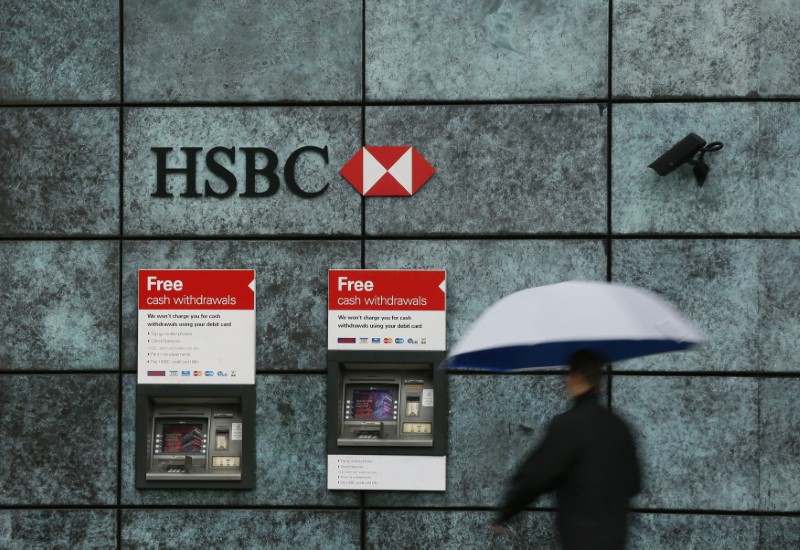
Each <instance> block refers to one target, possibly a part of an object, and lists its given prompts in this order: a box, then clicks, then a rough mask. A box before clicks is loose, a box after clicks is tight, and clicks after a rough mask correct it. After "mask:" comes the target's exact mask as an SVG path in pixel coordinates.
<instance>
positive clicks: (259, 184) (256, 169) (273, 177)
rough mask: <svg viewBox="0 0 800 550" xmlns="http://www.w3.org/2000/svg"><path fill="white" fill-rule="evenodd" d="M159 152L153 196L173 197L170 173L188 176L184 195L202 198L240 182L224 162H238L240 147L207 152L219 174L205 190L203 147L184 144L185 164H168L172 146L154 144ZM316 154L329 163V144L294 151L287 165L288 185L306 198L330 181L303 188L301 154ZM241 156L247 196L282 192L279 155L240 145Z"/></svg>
mask: <svg viewBox="0 0 800 550" xmlns="http://www.w3.org/2000/svg"><path fill="white" fill-rule="evenodd" d="M150 150H151V151H153V152H154V153H155V154H156V190H155V192H154V193H151V194H150V196H152V197H156V198H162V199H169V198H173V196H174V195H173V194H172V192H171V189H170V188H168V186H167V176H170V175H172V176H182V177H183V179H184V185H183V192H182V193H180V196H181V197H184V198H187V199H199V198H202V197H213V198H217V199H224V198H226V197H230V196H231V195H233V194H234V193H236V191H237V189H238V188H239V181H237V179H236V175H235V174H234V173H233V172H232V171H231V170H230V169H229V168H228V167H226V165H224V164H223V162H224V161H223V159H227V162H226V163H225V164H229V165H234V164H236V161H237V151H236V147H213V148H211V149H209V150H208V152H207V153H206V154H205V159H204V161H205V165H206V167H207V168H208V171H209V172H211V173H212V174H214V176H216V177H217V180H216V181H213V182H212V181H209V180H208V179H206V180H204V182H203V186H202V189H200V190H198V188H197V183H198V182H197V162H198V156H199V155H200V153H201V152H202V151H203V148H202V147H181V148H180V151H181V152H182V153H183V157H184V160H185V162H184V163H183V165H182V166H167V156H168V155H169V153H170V152H172V151H174V149H173V148H172V147H151V148H150ZM306 154H313V155H316V156H319V157H321V158H322V159H323V160H324V161H325V164H328V147H327V146H325V147H322V148H319V147H314V146H313V145H307V146H304V147H300V148H299V149H296V150H295V151H293V152H292V153H291V154H290V155H289V157H288V158H287V159H286V163H285V164H284V167H283V181H284V183H285V184H286V187H287V188H288V189H289V191H291V192H292V193H294V194H295V195H297V196H298V197H301V198H304V199H312V198H314V197H318V196H319V195H321V194H322V193H324V192H325V191H326V190H327V188H328V184H327V183H326V184H325V185H324V186H323V187H322V188H320V189H316V190H309V189H307V188H305V187H301V186H300V184H299V183H298V182H297V179H296V177H295V167H296V164H297V160H298V159H299V158H300V156H301V155H306ZM238 156H239V158H240V159H241V157H242V156H244V190H243V191H242V192H240V193H239V196H240V197H244V198H264V197H271V196H272V195H274V194H275V193H277V192H278V189H279V188H280V185H281V178H280V176H279V175H278V173H277V168H278V155H277V153H275V151H273V150H272V149H267V148H266V147H239V155H238Z"/></svg>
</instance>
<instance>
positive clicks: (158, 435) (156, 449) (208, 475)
mask: <svg viewBox="0 0 800 550" xmlns="http://www.w3.org/2000/svg"><path fill="white" fill-rule="evenodd" d="M254 402H255V388H254V387H253V386H232V385H231V386H222V387H219V386H216V387H215V386H169V385H166V386H159V385H150V386H139V388H138V391H137V411H140V413H142V414H139V415H138V416H137V423H136V441H137V442H140V443H139V445H138V447H137V449H136V455H137V456H136V459H137V460H136V465H137V487H138V488H139V489H153V488H162V489H175V488H191V489H252V488H253V457H254V455H255V446H254V438H255V430H254V421H253V419H254V409H255V405H254Z"/></svg>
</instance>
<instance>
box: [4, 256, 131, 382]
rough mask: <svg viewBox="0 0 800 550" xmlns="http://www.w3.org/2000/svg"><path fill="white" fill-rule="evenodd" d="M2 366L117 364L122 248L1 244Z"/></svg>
mask: <svg viewBox="0 0 800 550" xmlns="http://www.w3.org/2000/svg"><path fill="white" fill-rule="evenodd" d="M0 289H2V291H0V297H2V307H0V369H2V370H20V371H24V370H74V369H80V370H87V369H116V368H117V366H118V365H119V312H118V304H119V245H118V244H117V243H116V242H109V241H49V242H48V241H44V242H41V241H40V242H35V241H26V242H19V241H2V242H0Z"/></svg>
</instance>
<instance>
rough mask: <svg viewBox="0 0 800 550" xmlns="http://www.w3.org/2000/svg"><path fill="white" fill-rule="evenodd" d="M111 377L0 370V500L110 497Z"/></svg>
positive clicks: (61, 501) (113, 451)
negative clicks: (4, 371) (0, 465)
mask: <svg viewBox="0 0 800 550" xmlns="http://www.w3.org/2000/svg"><path fill="white" fill-rule="evenodd" d="M117 380H118V378H117V376H116V375H64V374H60V375H21V374H20V375H17V374H13V375H10V374H6V375H2V376H0V441H3V445H0V464H3V468H2V469H0V505H6V506H19V505H62V506H63V505H95V506H96V505H111V504H115V503H116V499H117V442H118V439H117V418H118V399H117V390H118V385H117Z"/></svg>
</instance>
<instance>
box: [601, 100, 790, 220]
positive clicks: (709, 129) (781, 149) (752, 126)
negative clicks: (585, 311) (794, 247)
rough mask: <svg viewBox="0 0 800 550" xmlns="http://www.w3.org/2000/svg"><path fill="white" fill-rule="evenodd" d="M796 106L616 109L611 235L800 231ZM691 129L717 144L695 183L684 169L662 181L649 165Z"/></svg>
mask: <svg viewBox="0 0 800 550" xmlns="http://www.w3.org/2000/svg"><path fill="white" fill-rule="evenodd" d="M798 115H800V105H797V104H795V103H779V102H776V103H693V104H688V103H668V104H625V105H616V106H615V107H614V112H613V116H612V124H613V130H614V142H613V145H612V156H611V159H612V163H611V164H612V196H611V207H612V227H613V230H614V232H615V233H689V234H691V233H758V234H765V233H778V234H786V233H797V232H798V231H800V209H798V208H796V205H797V203H798V202H799V201H800V185H798V182H800V176H798V173H800V160H798V159H799V158H800V116H798ZM690 132H693V133H695V134H697V135H699V136H700V137H701V138H703V139H705V140H707V141H708V142H712V141H721V142H722V143H723V144H724V148H723V149H722V150H721V151H718V152H711V153H707V154H706V156H705V161H706V163H707V164H708V166H709V167H710V169H711V171H710V173H709V175H708V178H707V180H706V182H705V184H704V185H703V186H702V187H700V186H698V185H697V182H696V181H695V178H694V176H693V175H692V169H691V167H690V166H689V165H683V166H680V167H678V168H677V169H676V170H675V171H674V172H672V173H671V174H669V175H667V176H659V175H658V174H656V172H655V171H654V170H652V169H650V168H648V165H649V164H650V163H651V162H653V161H654V160H656V159H657V158H658V157H659V156H661V155H662V154H663V153H665V152H666V151H668V150H669V149H670V148H671V147H672V146H673V145H674V144H675V143H677V142H678V141H680V140H681V139H682V138H684V137H685V136H686V135H688V134H689V133H690Z"/></svg>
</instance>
